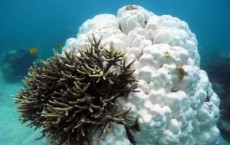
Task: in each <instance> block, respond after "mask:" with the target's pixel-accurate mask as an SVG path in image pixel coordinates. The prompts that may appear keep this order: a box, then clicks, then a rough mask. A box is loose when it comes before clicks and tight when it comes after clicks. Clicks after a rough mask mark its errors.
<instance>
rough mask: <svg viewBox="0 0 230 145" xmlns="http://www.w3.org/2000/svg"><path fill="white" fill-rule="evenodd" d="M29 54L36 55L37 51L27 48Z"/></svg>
mask: <svg viewBox="0 0 230 145" xmlns="http://www.w3.org/2000/svg"><path fill="white" fill-rule="evenodd" d="M29 53H30V55H35V54H37V53H38V49H37V48H29Z"/></svg>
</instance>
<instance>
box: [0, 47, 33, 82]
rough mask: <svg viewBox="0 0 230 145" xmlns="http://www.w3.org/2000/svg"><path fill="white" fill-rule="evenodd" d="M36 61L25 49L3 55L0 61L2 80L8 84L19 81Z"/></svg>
mask: <svg viewBox="0 0 230 145" xmlns="http://www.w3.org/2000/svg"><path fill="white" fill-rule="evenodd" d="M36 59H37V56H36V55H30V54H29V53H28V51H27V50H25V49H18V50H15V51H10V52H8V53H6V54H4V55H3V57H2V58H1V60H0V65H1V71H2V76H3V79H4V80H5V81H6V82H8V83H15V82H18V81H20V80H21V79H22V78H23V77H24V76H25V75H26V74H27V72H28V69H29V67H30V66H31V65H32V64H33V62H34V61H35V60H36Z"/></svg>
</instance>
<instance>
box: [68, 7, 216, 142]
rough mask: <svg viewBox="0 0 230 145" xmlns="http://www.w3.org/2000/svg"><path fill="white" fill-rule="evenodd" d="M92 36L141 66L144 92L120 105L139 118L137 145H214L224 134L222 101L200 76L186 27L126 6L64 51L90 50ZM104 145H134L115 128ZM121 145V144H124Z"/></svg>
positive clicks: (88, 26) (86, 27)
mask: <svg viewBox="0 0 230 145" xmlns="http://www.w3.org/2000/svg"><path fill="white" fill-rule="evenodd" d="M92 34H94V35H95V37H96V38H98V39H99V38H100V37H102V38H103V39H102V43H104V44H105V45H107V46H109V45H111V43H113V45H114V46H115V47H116V48H118V49H122V50H124V51H125V52H127V59H128V61H131V60H133V59H135V60H136V62H135V63H134V66H135V69H136V71H135V76H136V77H137V79H138V81H139V82H138V88H137V89H138V90H139V92H135V93H130V95H129V97H128V99H127V100H126V101H125V100H120V102H121V103H123V104H124V105H126V107H131V108H132V113H133V114H135V116H136V117H137V118H138V123H139V126H140V132H136V133H135V134H134V137H135V140H136V142H137V144H138V145H197V144H199V145H214V144H215V143H216V142H217V139H218V135H219V130H218V128H217V127H216V122H217V120H218V118H219V109H218V106H219V98H218V96H217V95H216V94H215V92H213V90H212V87H211V84H210V82H209V79H208V77H207V74H206V73H205V72H204V71H203V70H200V67H199V62H200V57H199V54H198V50H197V40H196V36H195V35H194V34H193V33H192V32H191V31H190V29H189V26H188V25H187V23H186V22H184V21H181V20H179V19H178V18H175V17H172V16H169V15H164V16H157V15H155V14H154V13H152V12H149V11H147V10H145V9H144V8H142V7H140V6H135V5H132V6H125V7H122V8H121V9H119V10H118V13H117V16H114V15H110V14H104V15H98V16H95V17H94V18H93V19H90V20H87V21H86V22H85V23H84V24H83V25H82V26H81V28H80V31H79V34H78V36H77V38H71V39H69V40H67V42H66V46H65V47H64V48H65V49H74V48H79V47H85V46H86V45H88V44H89V39H88V38H91V37H92ZM114 128H115V129H114V130H113V132H111V133H109V134H108V135H107V136H106V137H105V138H104V139H103V140H102V141H101V143H100V144H102V145H110V144H124V145H129V144H131V143H130V142H129V140H128V139H126V132H125V129H124V127H122V126H120V125H116V124H115V127H114ZM121 142H122V143H121Z"/></svg>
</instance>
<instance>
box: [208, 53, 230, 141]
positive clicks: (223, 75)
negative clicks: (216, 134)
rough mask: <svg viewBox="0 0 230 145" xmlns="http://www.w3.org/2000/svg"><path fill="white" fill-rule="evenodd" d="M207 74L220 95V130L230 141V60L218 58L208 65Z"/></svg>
mask: <svg viewBox="0 0 230 145" xmlns="http://www.w3.org/2000/svg"><path fill="white" fill-rule="evenodd" d="M205 69H206V70H207V73H208V75H209V78H210V81H211V82H212V83H213V89H214V90H215V91H216V92H217V94H219V95H220V99H221V105H220V112H221V113H220V122H219V128H220V131H221V135H222V136H223V137H224V139H226V140H228V141H230V138H229V135H230V128H229V126H230V107H229V104H230V77H229V74H230V58H228V57H218V59H215V60H214V61H212V62H210V63H209V64H208V65H207V68H205Z"/></svg>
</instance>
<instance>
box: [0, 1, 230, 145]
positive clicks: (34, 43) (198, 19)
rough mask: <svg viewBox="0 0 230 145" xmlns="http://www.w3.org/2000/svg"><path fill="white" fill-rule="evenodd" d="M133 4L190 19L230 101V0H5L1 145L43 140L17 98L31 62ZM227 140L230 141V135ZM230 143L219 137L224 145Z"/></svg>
mask: <svg viewBox="0 0 230 145" xmlns="http://www.w3.org/2000/svg"><path fill="white" fill-rule="evenodd" d="M130 4H135V5H140V6H142V7H144V8H145V9H147V10H149V11H152V12H154V13H155V14H157V15H165V14H169V15H172V16H175V17H178V18H179V19H181V20H183V21H186V22H187V23H188V25H189V27H190V29H191V31H192V32H193V33H195V35H196V37H197V40H198V49H199V54H200V57H201V68H202V69H204V70H206V71H207V72H208V75H209V76H210V81H211V82H213V83H215V84H216V85H215V86H214V89H215V88H216V90H215V91H216V92H217V93H218V95H219V97H220V98H221V99H222V100H224V101H225V100H229V97H230V88H229V86H228V84H230V76H229V75H228V74H230V0H65V1H63V0H49V1H47V0H14V1H9V0H0V74H1V77H0V145H21V144H24V145H26V140H30V138H31V137H32V136H36V137H39V134H36V133H37V132H35V133H34V132H33V129H30V128H28V127H26V125H21V123H20V121H19V120H18V114H17V113H16V107H15V104H14V100H13V97H14V95H15V94H16V93H17V91H18V90H19V89H20V88H21V86H22V83H21V78H23V77H24V75H23V74H26V72H27V69H28V67H29V66H30V65H31V64H30V63H27V62H30V61H31V62H32V61H35V60H36V59H44V58H48V57H51V56H53V49H55V50H59V49H60V48H61V47H62V46H64V44H65V41H66V39H68V38H70V37H76V34H77V33H78V28H79V27H80V25H81V24H82V23H83V22H84V21H86V20H87V19H90V18H92V17H94V16H95V15H97V14H102V13H111V14H115V15H116V12H117V10H118V9H119V8H121V7H122V6H124V5H130ZM24 51H28V52H29V53H30V54H32V55H30V56H29V57H27V58H26V59H25V60H23V64H24V65H23V66H20V65H18V66H17V64H19V62H18V61H16V62H13V60H12V58H17V57H21V56H22V55H24ZM16 60H17V59H16ZM6 62H12V63H16V65H15V66H17V67H14V69H19V70H21V72H22V74H21V75H20V74H15V75H11V74H14V73H13V72H12V71H11V72H10V71H9V65H8V64H6ZM6 72H7V74H4V73H6ZM226 102H227V101H226ZM221 105H223V106H224V105H225V106H226V104H223V103H222V104H221ZM221 107H222V106H220V108H221ZM222 108H223V110H224V107H222ZM227 113H228V112H227ZM229 114H230V113H229ZM229 120H230V119H229ZM229 130H230V129H229ZM229 134H230V133H229ZM223 136H224V138H225V139H226V140H228V139H229V140H230V136H228V133H226V134H223ZM41 142H42V141H39V142H38V143H37V142H36V141H35V144H36V143H37V145H40V144H41ZM228 144H230V143H227V141H225V140H224V139H222V138H220V145H228Z"/></svg>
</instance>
